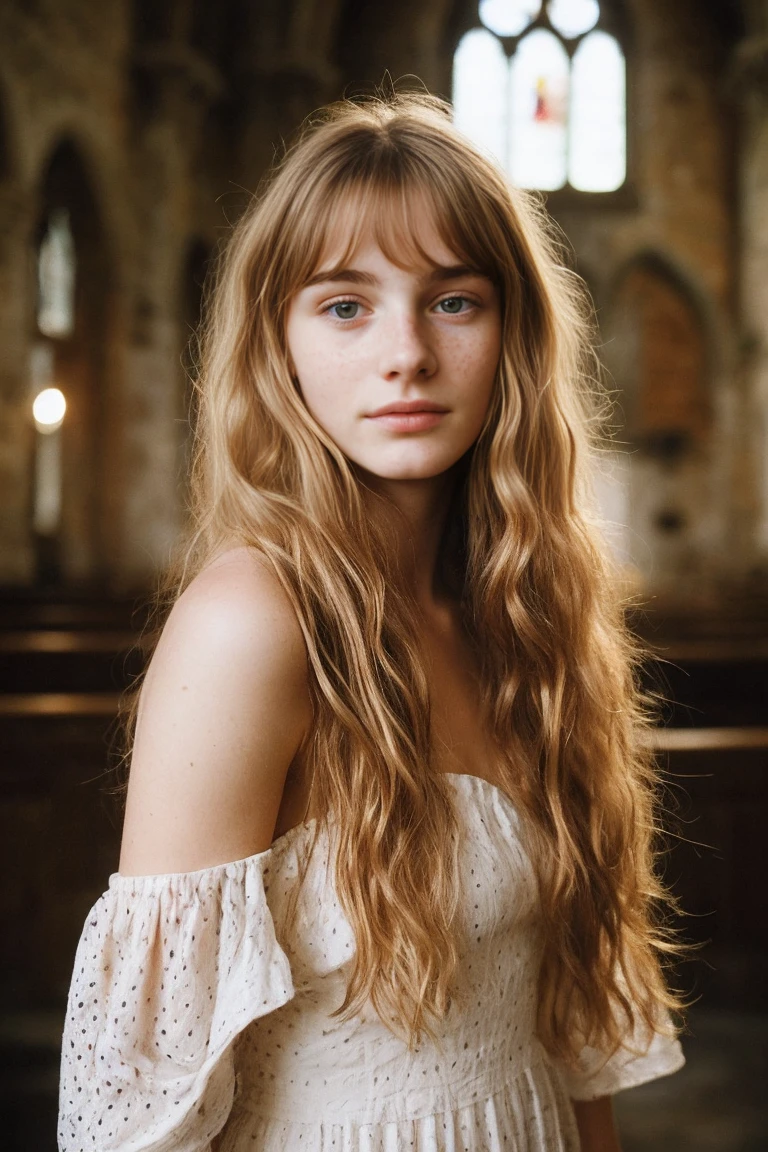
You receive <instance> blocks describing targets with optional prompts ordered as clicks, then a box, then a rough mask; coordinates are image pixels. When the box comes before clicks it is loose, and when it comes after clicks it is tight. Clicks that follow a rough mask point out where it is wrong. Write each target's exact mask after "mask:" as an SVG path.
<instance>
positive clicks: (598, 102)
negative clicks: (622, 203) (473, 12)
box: [453, 0, 626, 192]
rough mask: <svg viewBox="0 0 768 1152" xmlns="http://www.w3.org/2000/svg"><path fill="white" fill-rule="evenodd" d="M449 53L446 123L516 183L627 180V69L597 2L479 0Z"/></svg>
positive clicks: (597, 184) (590, 184) (608, 187)
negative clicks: (474, 22)
mask: <svg viewBox="0 0 768 1152" xmlns="http://www.w3.org/2000/svg"><path fill="white" fill-rule="evenodd" d="M478 16H479V20H480V25H479V26H478V27H476V28H472V29H471V30H470V31H469V32H467V33H466V34H465V35H464V36H463V37H462V39H461V41H460V42H459V45H458V47H457V49H456V53H455V55H454V58H453V105H454V119H455V123H456V125H457V127H458V128H460V129H461V130H462V131H463V132H465V133H466V134H467V136H469V137H470V138H471V139H473V140H474V141H475V142H476V143H477V144H479V145H480V146H481V147H482V148H484V149H485V150H486V151H487V152H490V153H491V154H492V155H493V156H494V157H495V158H496V159H497V161H498V162H499V163H500V164H501V165H502V167H503V168H504V169H505V170H506V171H507V173H508V174H509V176H510V178H511V179H512V181H513V182H514V183H515V184H517V185H519V186H520V187H523V188H537V189H542V190H545V191H554V190H556V189H558V188H563V187H566V186H570V187H571V188H575V189H577V190H578V191H581V192H612V191H614V190H615V189H617V188H619V187H620V186H621V185H622V184H623V183H624V180H625V177H626V74H625V61H624V54H623V52H622V50H621V47H620V46H619V44H618V42H617V40H616V39H615V37H614V36H612V35H610V33H608V32H606V31H605V30H604V29H603V28H602V27H601V20H602V15H601V12H600V5H599V3H598V0H480V3H479V5H478Z"/></svg>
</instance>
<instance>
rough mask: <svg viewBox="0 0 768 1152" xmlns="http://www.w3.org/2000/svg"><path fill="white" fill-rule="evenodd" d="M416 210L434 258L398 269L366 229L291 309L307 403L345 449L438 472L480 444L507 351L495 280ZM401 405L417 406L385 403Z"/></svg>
mask: <svg viewBox="0 0 768 1152" xmlns="http://www.w3.org/2000/svg"><path fill="white" fill-rule="evenodd" d="M415 217H416V218H415V221H414V231H415V233H416V235H418V237H419V242H420V244H421V246H422V247H423V249H424V251H425V252H427V253H428V254H429V258H430V259H429V262H427V261H424V260H421V259H419V258H418V257H414V259H415V260H416V261H417V262H416V263H413V264H409V265H408V267H406V268H399V267H398V266H397V265H395V264H393V263H391V261H390V260H389V259H388V258H387V257H386V256H385V255H384V253H383V252H382V250H381V248H379V246H378V244H377V243H376V242H375V241H374V240H373V239H372V238H371V237H368V238H365V237H364V238H363V240H362V242H361V244H360V245H359V247H358V249H357V251H356V252H355V253H354V255H353V256H352V257H351V258H350V260H349V261H348V266H347V267H345V268H339V267H338V258H339V254H340V253H341V252H343V250H344V244H343V242H342V243H340V244H339V246H338V248H336V249H334V248H331V249H330V250H329V251H328V252H327V253H326V254H325V257H324V258H323V259H322V261H321V263H320V267H319V269H318V271H317V272H316V274H315V275H314V276H313V277H312V278H311V280H310V282H309V283H308V284H307V285H306V286H305V287H303V288H302V289H301V290H300V291H299V292H297V293H296V295H295V296H294V297H293V298H292V300H291V302H290V305H289V308H288V313H287V320H286V336H287V343H288V353H289V359H290V362H291V368H292V371H293V372H294V374H295V376H296V377H297V378H298V381H299V386H300V389H301V392H302V395H303V397H304V401H305V403H306V405H307V408H308V409H309V411H310V412H311V413H312V415H313V416H314V418H315V419H316V420H317V422H318V423H319V424H320V425H322V427H323V428H324V429H325V431H326V432H327V433H328V435H329V436H330V437H331V438H332V439H333V440H334V442H335V443H336V444H337V445H338V447H339V448H340V449H341V451H342V452H343V453H344V454H345V455H346V456H347V457H348V459H350V460H351V461H353V462H354V463H356V464H357V465H359V466H360V467H361V468H363V469H365V470H366V471H367V472H369V473H372V474H373V475H374V476H378V477H380V478H382V479H386V480H417V479H429V478H431V477H434V476H438V475H440V474H441V473H442V472H444V471H446V469H448V468H450V467H451V465H452V464H455V463H456V461H457V460H459V459H460V457H461V456H463V454H464V453H465V452H466V451H467V450H468V449H469V448H470V447H471V446H472V445H473V444H474V442H475V440H476V439H477V437H478V435H479V434H480V431H481V429H482V426H483V422H484V420H485V416H486V412H487V411H488V405H489V402H490V399H491V393H492V389H493V384H494V379H495V376H496V368H497V365H498V362H499V356H500V354H501V308H500V303H499V299H498V293H497V290H496V288H495V287H494V285H493V283H492V282H491V281H490V280H489V279H488V278H487V277H486V276H484V275H482V274H481V273H480V272H478V271H477V270H475V269H472V268H467V267H466V266H465V265H464V264H463V261H462V260H461V259H459V258H458V257H457V256H456V255H455V253H453V252H451V251H450V249H448V248H446V246H445V244H444V243H443V241H442V240H441V239H440V237H439V235H438V233H437V231H436V229H435V227H434V224H433V222H432V220H431V218H430V215H429V212H428V210H427V209H424V210H422V211H421V212H420V213H419V212H417V213H415ZM392 406H397V407H400V408H403V407H407V409H408V411H401V412H400V413H399V414H397V413H393V412H389V413H386V412H385V411H382V410H384V409H390V408H391V407H392Z"/></svg>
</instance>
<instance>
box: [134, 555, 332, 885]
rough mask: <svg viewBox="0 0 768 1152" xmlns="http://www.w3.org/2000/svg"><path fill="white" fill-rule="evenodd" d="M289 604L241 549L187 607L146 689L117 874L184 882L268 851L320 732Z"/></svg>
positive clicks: (179, 609)
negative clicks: (287, 792) (297, 766)
mask: <svg viewBox="0 0 768 1152" xmlns="http://www.w3.org/2000/svg"><path fill="white" fill-rule="evenodd" d="M307 667H308V666H307V656H306V647H305V644H304V639H303V635H302V632H301V627H300V625H299V622H298V619H297V617H296V613H295V610H294V608H293V605H292V604H291V602H290V598H289V596H288V594H287V592H286V591H285V590H284V589H283V587H282V585H281V583H280V581H279V579H278V578H277V576H276V575H275V573H274V572H273V571H272V570H271V568H270V567H269V565H268V564H267V563H266V562H265V561H264V560H263V559H261V558H260V557H259V556H258V555H257V554H256V553H255V552H254V551H252V550H250V549H246V548H241V549H232V550H229V551H227V552H226V553H223V554H222V555H220V556H218V557H217V558H216V559H215V560H214V561H213V562H212V563H211V564H209V565H208V566H206V567H205V568H204V569H203V570H202V571H201V572H200V573H199V574H198V575H197V576H196V577H195V579H194V580H192V581H191V582H190V584H189V585H188V587H187V588H186V589H185V591H184V592H183V593H182V595H181V596H180V597H179V598H178V600H177V601H176V603H175V604H174V606H173V608H172V610H171V612H170V614H169V616H168V619H167V621H166V624H165V627H164V628H163V630H162V633H161V636H160V639H159V641H158V644H157V647H156V648H155V651H154V654H153V656H152V660H151V661H150V664H149V667H148V669H147V674H146V677H145V680H144V683H143V685H142V689H141V696H140V701H139V712H138V720H137V726H136V736H135V742H134V749H133V754H132V759H131V768H130V777H129V785H128V797H127V803H126V818H125V826H124V830H123V848H122V853H121V859H120V871H122V872H134V873H146V872H166V871H173V872H176V871H186V870H190V869H196V868H202V867H207V866H208V865H210V864H213V863H217V862H224V861H226V860H228V859H238V858H241V857H243V856H248V855H251V854H253V853H255V852H260V851H263V850H264V849H265V848H267V847H269V845H270V844H271V840H272V835H273V830H274V827H275V823H276V820H277V814H278V810H279V807H280V801H281V798H282V793H283V788H284V784H285V778H286V775H287V772H288V768H289V767H290V764H291V761H292V759H293V757H294V756H295V754H296V752H297V750H298V748H299V747H300V745H301V743H302V742H303V740H304V739H305V736H306V733H307V731H308V728H309V724H310V722H311V702H310V697H309V689H308V671H307Z"/></svg>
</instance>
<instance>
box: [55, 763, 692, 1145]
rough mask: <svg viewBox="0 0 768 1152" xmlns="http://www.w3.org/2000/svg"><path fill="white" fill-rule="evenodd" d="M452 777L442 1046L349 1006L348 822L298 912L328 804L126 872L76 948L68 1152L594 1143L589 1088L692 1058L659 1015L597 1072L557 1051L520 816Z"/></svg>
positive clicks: (325, 848) (66, 1072)
mask: <svg viewBox="0 0 768 1152" xmlns="http://www.w3.org/2000/svg"><path fill="white" fill-rule="evenodd" d="M450 779H451V780H452V782H453V784H454V786H455V789H456V791H457V793H458V795H457V801H458V804H457V807H458V810H459V815H460V819H461V820H462V824H463V827H464V828H465V837H464V840H463V842H462V849H461V851H462V854H463V855H462V858H463V863H464V868H463V872H462V875H463V877H464V881H465V892H464V899H463V902H462V905H461V907H460V913H459V917H458V920H459V924H458V931H459V933H460V935H459V938H458V941H459V947H460V950H461V980H462V988H461V992H462V997H461V1000H460V999H459V998H457V999H456V1000H455V1001H454V1003H453V1004H452V1006H451V1009H450V1011H449V1013H448V1015H447V1016H446V1018H445V1019H444V1020H443V1021H442V1024H441V1025H440V1033H439V1043H438V1044H434V1043H432V1042H422V1043H421V1044H420V1045H419V1047H418V1049H416V1050H415V1051H413V1052H411V1053H410V1054H409V1053H408V1051H407V1048H406V1045H405V1043H404V1042H403V1041H402V1040H400V1039H399V1038H397V1037H395V1036H394V1035H393V1034H392V1033H391V1032H389V1030H388V1029H387V1028H386V1027H385V1026H384V1025H383V1024H382V1022H381V1021H380V1020H379V1018H378V1017H377V1016H376V1014H375V1013H374V1012H373V1010H372V1009H371V1010H370V1011H368V1010H366V1011H365V1012H364V1013H362V1014H359V1015H357V1016H355V1017H353V1018H352V1019H351V1020H349V1021H348V1022H346V1023H342V1022H341V1021H340V1019H339V1018H338V1017H336V1018H335V1019H333V1018H331V1016H330V1013H331V1012H332V1011H333V1010H334V1009H336V1008H337V1007H338V1006H339V1005H340V1004H341V1002H342V999H343V995H344V989H345V985H346V980H347V977H348V973H349V965H350V961H351V958H352V957H353V955H354V950H355V942H354V937H353V934H352V931H351V928H350V925H349V922H348V921H347V919H346V917H345V916H344V914H343V913H342V911H341V908H340V905H339V903H338V900H337V898H336V895H335V892H334V887H333V883H332V880H331V869H330V868H329V866H328V862H329V860H330V859H332V855H331V844H330V838H329V832H328V830H325V829H324V830H323V831H322V833H321V836H320V840H319V842H318V845H317V849H316V851H315V853H314V855H313V856H312V858H311V861H310V865H309V870H308V872H307V877H306V881H305V885H304V888H303V889H302V891H301V893H300V897H299V904H298V911H297V915H296V918H295V921H294V924H293V925H292V926H291V927H290V931H289V930H288V929H287V927H285V926H284V925H287V916H286V913H287V900H288V897H289V895H290V892H291V890H292V887H293V886H294V885H295V884H297V883H298V865H299V858H300V854H301V850H302V848H303V847H306V846H307V845H308V841H309V838H310V834H311V823H310V824H302V825H299V826H298V827H297V828H294V829H291V831H290V832H288V833H286V834H285V835H284V836H281V837H280V838H279V839H278V840H277V841H276V842H275V843H274V844H273V845H272V846H271V847H270V848H269V849H267V850H266V851H265V852H259V853H257V854H256V855H253V856H248V857H246V858H245V859H242V860H235V861H232V862H231V863H227V864H219V865H214V866H213V867H210V868H203V869H200V870H199V871H196V872H177V873H167V874H162V875H152V876H123V875H121V874H120V873H117V872H115V873H113V874H112V875H111V876H110V878H109V887H108V889H107V891H106V892H105V893H104V894H103V895H102V896H101V897H100V898H99V900H97V901H96V903H95V904H94V906H93V908H92V909H91V912H90V914H89V915H88V917H87V919H86V922H85V926H84V929H83V933H82V936H81V938H80V942H79V944H78V948H77V954H76V957H75V965H74V972H73V977H72V983H71V986H70V990H69V997H68V1003H67V1014H66V1021H65V1025H64V1034H63V1038H62V1054H61V1080H60V1088H59V1119H58V1147H59V1150H60V1152H91V1150H94V1149H95V1150H99V1152H246V1149H247V1150H250V1152H297V1150H301V1149H304V1150H306V1152H404V1150H410V1149H414V1150H418V1152H459V1150H462V1152H470V1150H471V1152H481V1150H482V1152H502V1150H503V1152H577V1150H578V1147H579V1141H578V1135H577V1132H576V1127H575V1121H574V1115H573V1108H572V1105H571V1099H589V1098H593V1097H596V1096H603V1095H607V1094H611V1093H614V1092H616V1091H618V1090H620V1089H622V1088H627V1087H630V1086H632V1085H635V1084H640V1083H643V1082H644V1081H647V1080H652V1079H654V1078H655V1077H658V1076H663V1075H666V1074H667V1073H670V1072H674V1071H676V1070H677V1069H678V1068H680V1067H681V1066H682V1064H683V1063H684V1058H683V1055H682V1051H681V1048H680V1044H679V1043H678V1041H671V1040H668V1039H665V1038H664V1037H662V1036H661V1035H659V1034H655V1035H654V1037H653V1038H652V1040H651V1043H650V1044H648V1041H647V1038H646V1040H645V1043H644V1044H642V1045H640V1044H639V1043H638V1038H637V1037H634V1041H635V1043H634V1048H635V1051H634V1052H632V1053H630V1052H628V1051H625V1050H624V1049H622V1051H621V1052H620V1053H619V1054H617V1055H616V1056H614V1057H613V1058H612V1059H611V1060H609V1061H608V1062H607V1063H605V1061H604V1060H601V1058H600V1054H599V1053H597V1052H594V1051H592V1050H585V1051H584V1053H583V1054H582V1060H581V1071H580V1072H579V1073H575V1072H573V1071H569V1070H566V1069H565V1068H564V1067H562V1066H560V1065H559V1064H558V1063H557V1062H554V1061H552V1060H551V1059H550V1058H549V1057H548V1056H547V1054H546V1053H545V1052H544V1050H543V1048H542V1047H541V1045H540V1044H539V1043H538V1041H537V1040H536V1038H535V1036H534V1022H535V1014H536V976H537V972H538V968H539V964H540V957H541V951H540V949H541V944H540V937H539V931H538V927H537V924H538V921H537V913H536V886H535V880H534V875H533V871H532V868H531V865H530V861H529V860H528V858H527V857H526V855H525V853H524V851H523V848H522V845H521V841H520V838H519V835H518V818H517V814H516V812H515V809H514V807H513V805H512V802H511V801H510V799H509V798H508V797H507V796H506V794H505V793H504V792H503V791H502V790H501V789H499V788H497V787H496V786H495V785H492V784H489V783H488V782H487V781H485V780H481V779H479V778H478V777H476V776H469V775H459V774H452V775H451V777H450ZM331 835H332V829H331ZM638 1048H639V1049H640V1052H641V1053H642V1049H643V1048H645V1049H646V1050H645V1052H644V1054H638ZM601 1064H602V1067H601Z"/></svg>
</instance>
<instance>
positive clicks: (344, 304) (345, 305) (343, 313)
mask: <svg viewBox="0 0 768 1152" xmlns="http://www.w3.org/2000/svg"><path fill="white" fill-rule="evenodd" d="M359 307H360V305H359V304H358V302H357V301H356V300H337V301H336V303H335V304H331V305H330V307H329V308H328V309H327V311H328V312H330V314H331V315H332V316H335V317H336V319H337V320H355V319H356V318H357V309H358V308H359Z"/></svg>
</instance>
